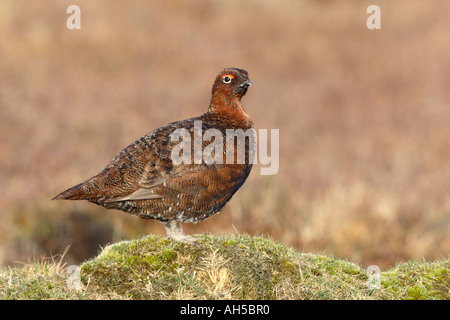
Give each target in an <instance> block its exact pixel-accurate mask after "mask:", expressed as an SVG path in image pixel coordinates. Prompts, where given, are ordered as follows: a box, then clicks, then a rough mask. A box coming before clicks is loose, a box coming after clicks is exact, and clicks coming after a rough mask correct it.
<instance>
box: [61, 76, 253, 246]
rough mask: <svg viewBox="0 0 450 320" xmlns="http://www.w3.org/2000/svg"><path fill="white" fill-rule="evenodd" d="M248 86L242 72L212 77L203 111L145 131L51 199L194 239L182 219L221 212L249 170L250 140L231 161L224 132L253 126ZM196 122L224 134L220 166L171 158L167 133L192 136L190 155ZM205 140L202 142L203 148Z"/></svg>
mask: <svg viewBox="0 0 450 320" xmlns="http://www.w3.org/2000/svg"><path fill="white" fill-rule="evenodd" d="M250 85H251V82H250V80H249V78H248V75H247V72H246V71H245V70H242V69H237V68H227V69H225V70H223V71H222V72H221V73H220V74H219V75H218V76H217V77H216V80H215V82H214V85H213V88H212V97H211V103H210V106H209V108H208V110H207V112H206V113H205V114H203V115H201V116H199V117H195V118H191V119H187V120H182V121H177V122H173V123H169V124H167V125H165V126H163V127H161V128H158V129H156V130H154V131H152V132H150V133H148V134H147V135H145V136H143V137H142V138H140V139H138V140H137V141H135V142H134V143H132V144H131V145H129V146H128V147H126V148H125V149H124V150H122V151H121V152H120V153H119V154H118V155H117V156H116V157H115V158H114V159H113V160H112V161H111V162H110V163H109V164H108V165H107V166H106V167H105V168H104V169H103V170H102V171H101V172H100V173H98V174H97V175H96V176H94V177H92V178H90V179H88V180H86V181H84V182H82V183H80V184H78V185H76V186H74V187H72V188H70V189H68V190H66V191H64V192H62V193H61V194H59V195H57V196H56V197H55V198H54V199H53V200H58V199H69V200H88V201H90V202H93V203H95V204H98V205H101V206H104V207H106V208H108V209H120V210H123V211H126V212H129V213H131V214H134V215H137V216H139V217H141V218H145V219H157V220H159V221H161V222H163V223H164V225H165V227H166V232H167V236H168V237H169V238H172V239H175V240H179V241H183V242H194V241H193V239H192V238H191V237H187V236H185V235H184V233H183V231H182V229H181V223H183V222H194V223H196V222H198V221H201V220H203V219H206V218H208V217H210V216H211V215H213V214H215V213H217V212H219V211H220V210H221V209H222V208H223V207H224V205H225V204H226V202H227V201H228V200H230V199H231V197H232V196H233V194H234V193H235V192H236V191H237V190H238V189H239V188H240V187H241V185H242V184H243V183H244V182H245V180H246V179H247V177H248V175H249V174H250V170H251V168H252V164H251V162H250V161H249V158H248V155H249V143H248V141H249V140H248V139H246V140H245V153H246V157H245V163H241V164H240V163H238V161H236V158H237V148H236V146H235V147H234V150H233V151H234V159H235V161H234V163H233V164H227V163H226V161H225V152H226V145H225V141H226V139H225V136H226V130H227V129H235V130H236V129H243V130H244V131H245V130H248V129H250V128H252V127H253V121H252V120H251V119H250V117H249V116H248V114H247V113H246V112H245V110H244V108H243V106H242V104H241V98H242V96H244V95H245V93H246V92H247V89H248V86H250ZM194 121H202V127H201V130H202V132H203V133H204V132H205V131H206V130H208V129H217V130H219V131H220V132H221V133H222V134H223V137H224V139H223V153H224V154H223V155H222V156H223V159H224V160H223V164H220V163H205V161H202V163H201V164H196V163H194V162H192V164H185V163H181V164H176V163H174V162H173V161H172V157H171V153H172V150H173V148H174V147H175V146H176V145H177V144H179V142H178V141H173V139H172V138H171V134H172V133H173V132H174V130H176V129H182V128H184V129H186V130H188V132H189V134H190V135H191V141H192V148H191V151H192V152H191V155H192V159H193V158H194V147H195V146H194V141H195V137H194V131H195V130H194V123H195V122H194ZM213 140H214V139H213ZM238 140H239V139H238ZM200 141H201V140H200ZM209 143H210V142H209V141H206V142H205V141H203V148H204V147H205V146H207V145H208V144H209Z"/></svg>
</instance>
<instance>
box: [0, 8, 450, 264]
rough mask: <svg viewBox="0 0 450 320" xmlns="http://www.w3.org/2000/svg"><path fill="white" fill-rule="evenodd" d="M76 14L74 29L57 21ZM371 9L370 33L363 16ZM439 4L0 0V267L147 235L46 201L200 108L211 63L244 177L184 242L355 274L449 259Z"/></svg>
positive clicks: (76, 257) (443, 26) (127, 219)
mask: <svg viewBox="0 0 450 320" xmlns="http://www.w3.org/2000/svg"><path fill="white" fill-rule="evenodd" d="M69 4H77V5H79V6H80V8H81V30H68V29H67V28H66V19H67V17H68V16H69V15H68V14H67V13H66V9H67V7H68V6H69ZM371 4H377V5H379V6H380V8H381V19H382V20H381V26H382V29H381V30H368V29H367V27H366V19H367V18H368V16H369V15H368V14H367V13H366V9H367V7H368V6H369V5H371ZM449 13H450V2H448V1H447V2H446V1H439V2H435V1H418V0H415V1H356V0H355V1H324V0H323V1H268V0H261V1H256V0H249V1H238V0H228V1H206V0H205V1H200V0H195V1H179V0H174V1H137V0H133V1H126V2H125V1H122V2H119V1H106V0H96V1H87V0H74V1H70V2H67V1H60V0H48V1H43V2H42V1H40V2H36V1H25V0H2V1H1V2H0V39H1V41H0V111H1V112H0V210H1V212H0V214H1V219H0V264H1V265H14V261H17V260H18V261H23V262H26V261H28V260H29V259H30V260H33V259H39V257H40V256H41V255H46V256H48V255H53V254H61V253H62V252H63V251H64V248H66V247H67V246H68V245H69V244H70V245H71V247H70V249H69V252H68V254H67V255H66V257H65V259H66V261H67V262H68V263H80V262H81V261H83V260H84V259H88V258H91V257H93V256H95V254H96V253H97V252H98V250H99V248H100V246H101V245H102V246H104V245H105V244H107V243H111V242H115V241H118V240H120V239H132V238H135V237H138V236H139V235H145V234H148V233H155V234H159V235H163V234H164V230H163V227H162V225H161V224H160V223H159V222H157V221H153V220H152V221H144V220H140V219H137V218H135V217H133V216H129V215H128V214H125V213H122V212H120V211H112V210H105V209H103V208H100V207H97V206H95V205H93V204H89V203H84V202H67V201H66V202H62V201H61V202H55V201H53V202H52V201H50V199H51V198H52V197H53V196H55V195H56V194H57V193H59V192H60V191H63V190H65V189H66V188H68V187H71V186H72V185H75V184H76V183H78V182H81V181H83V180H85V179H87V178H89V177H91V176H92V175H94V174H96V173H97V172H98V171H100V170H101V169H102V168H103V167H104V166H105V165H106V164H107V163H108V162H109V161H110V160H111V159H112V158H113V157H114V156H115V155H116V154H117V153H118V152H119V151H120V150H121V149H122V148H123V147H125V146H127V145H128V144H129V143H131V142H133V141H134V140H135V139H137V138H139V137H141V136H142V135H144V134H146V133H147V132H149V131H151V130H153V129H155V128H157V127H159V126H161V125H163V124H166V123H168V122H171V121H175V120H180V119H184V118H188V117H192V116H196V115H199V114H201V113H203V112H204V111H206V109H207V106H208V103H209V99H210V90H211V86H212V82H213V80H214V77H215V76H216V74H217V73H218V72H219V71H220V70H221V69H222V68H224V67H229V66H235V67H240V68H244V69H246V70H248V72H249V74H250V78H251V80H252V82H253V86H252V87H251V88H250V90H249V91H248V93H247V95H246V96H245V97H244V99H243V103H244V105H245V107H246V110H247V112H248V113H249V114H250V115H251V116H252V118H253V119H254V122H255V124H256V127H257V128H263V129H271V128H274V129H279V130H280V145H279V148H280V150H279V152H280V168H279V172H278V173H277V174H276V175H274V176H262V175H260V173H259V168H260V165H256V167H255V168H254V169H253V172H252V173H251V175H250V177H249V179H248V180H247V182H246V184H245V185H244V186H243V187H242V189H241V190H240V191H239V192H238V193H237V194H236V195H235V196H234V198H233V199H232V201H231V202H230V203H229V204H228V205H227V206H226V208H225V210H223V211H222V213H221V214H219V215H216V216H214V217H212V218H210V219H208V220H206V221H204V222H201V223H199V224H197V225H191V224H188V225H185V227H184V228H185V231H186V232H188V233H205V232H211V233H212V234H229V233H235V232H236V231H237V232H240V233H244V232H246V233H249V234H263V235H269V236H270V237H272V238H273V239H275V240H276V241H279V242H282V243H285V244H287V245H290V246H292V247H295V248H298V249H299V250H303V251H307V252H318V253H326V254H333V255H334V256H336V257H340V258H347V259H349V260H352V261H354V262H357V263H359V264H361V265H362V266H363V267H367V266H368V265H371V264H377V265H379V266H380V267H382V268H387V267H390V266H393V265H395V264H396V263H399V262H401V261H405V260H408V259H422V258H425V259H429V260H431V259H439V258H443V257H447V256H448V254H449V253H450V232H449V228H450V224H449V220H450V197H449V192H450V126H449V124H450V106H449V103H448V102H449V101H450V59H449V57H450V38H449V30H450V22H449V20H450V19H449Z"/></svg>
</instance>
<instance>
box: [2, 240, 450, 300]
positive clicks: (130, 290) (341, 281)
mask: <svg viewBox="0 0 450 320" xmlns="http://www.w3.org/2000/svg"><path fill="white" fill-rule="evenodd" d="M197 241H198V245H197V246H194V245H187V244H182V243H177V242H173V241H169V240H167V239H165V238H161V237H157V236H146V237H142V238H139V239H136V240H130V241H122V242H119V243H115V244H112V245H109V246H107V247H105V248H104V249H103V250H102V252H101V253H100V254H99V255H98V256H97V257H95V258H93V259H91V260H88V261H86V262H85V263H83V264H82V265H81V266H80V268H79V269H78V271H79V276H80V278H81V282H77V285H76V286H72V287H71V286H70V283H71V281H72V280H74V278H71V279H70V278H69V274H68V273H67V270H66V268H64V267H63V264H62V262H61V260H60V261H55V260H54V259H53V260H41V261H38V262H33V263H29V264H26V265H23V266H21V267H16V268H7V269H6V268H5V269H3V270H0V299H258V300H265V299H450V276H449V274H450V271H449V270H450V259H447V260H443V261H435V262H414V261H410V262H407V263H402V264H399V265H398V266H396V267H395V268H392V269H390V270H387V271H385V272H380V273H379V274H378V275H379V277H378V278H377V279H378V282H375V283H372V282H371V278H372V280H373V276H370V275H369V274H368V273H367V272H366V270H364V269H362V268H361V267H359V266H358V265H356V264H354V263H352V262H348V261H345V260H341V259H336V258H333V257H329V256H324V255H317V254H307V253H302V252H299V251H297V250H294V249H292V248H289V247H287V246H284V245H282V244H279V243H276V242H274V241H272V240H271V239H268V238H266V237H251V236H248V235H233V236H220V237H217V236H209V235H208V236H198V237H197ZM72 276H73V274H72V275H71V277H72ZM374 284H375V286H374Z"/></svg>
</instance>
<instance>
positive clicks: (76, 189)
mask: <svg viewBox="0 0 450 320" xmlns="http://www.w3.org/2000/svg"><path fill="white" fill-rule="evenodd" d="M83 186H84V183H80V184H77V185H76V186H73V187H72V188H69V189H67V190H66V191H63V192H61V193H60V194H58V195H57V196H56V197H54V198H53V199H52V200H89V199H92V198H95V195H92V194H88V193H86V192H85V190H84V188H83Z"/></svg>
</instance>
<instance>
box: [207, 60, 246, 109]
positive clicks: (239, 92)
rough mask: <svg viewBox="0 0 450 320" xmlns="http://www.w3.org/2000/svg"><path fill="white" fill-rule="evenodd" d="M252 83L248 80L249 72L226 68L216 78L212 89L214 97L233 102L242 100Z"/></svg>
mask: <svg viewBox="0 0 450 320" xmlns="http://www.w3.org/2000/svg"><path fill="white" fill-rule="evenodd" d="M251 85H252V83H251V81H250V79H249V78H248V73H247V71H245V70H243V69H238V68H226V69H224V70H223V71H222V72H221V73H219V75H218V76H217V77H216V80H215V81H214V85H213V88H212V96H213V99H214V98H220V100H226V101H224V102H232V101H235V100H236V99H237V101H240V100H241V98H242V97H243V96H244V95H245V93H246V92H247V89H248V87H249V86H251Z"/></svg>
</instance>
